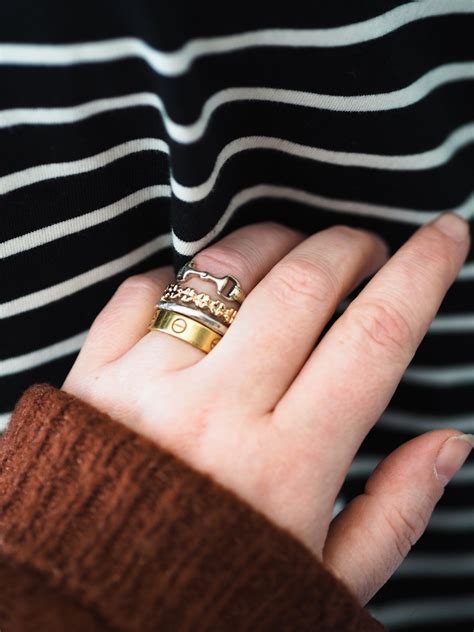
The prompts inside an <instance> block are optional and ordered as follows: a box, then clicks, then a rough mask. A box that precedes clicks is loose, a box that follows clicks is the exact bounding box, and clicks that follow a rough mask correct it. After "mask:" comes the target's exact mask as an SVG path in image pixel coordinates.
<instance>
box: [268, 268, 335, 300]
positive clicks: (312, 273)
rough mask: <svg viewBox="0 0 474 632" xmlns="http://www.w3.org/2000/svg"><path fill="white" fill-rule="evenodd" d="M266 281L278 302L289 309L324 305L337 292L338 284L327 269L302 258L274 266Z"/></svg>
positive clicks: (333, 275)
mask: <svg viewBox="0 0 474 632" xmlns="http://www.w3.org/2000/svg"><path fill="white" fill-rule="evenodd" d="M268 282H269V286H270V288H271V289H272V291H273V292H274V293H275V294H276V295H277V298H278V300H279V301H281V302H283V303H284V304H288V305H291V306H294V305H300V306H301V305H308V307H310V308H311V307H314V306H315V305H316V306H317V305H323V304H324V305H327V304H328V303H329V302H331V301H332V299H333V298H334V296H335V295H337V294H338V292H339V283H338V281H337V279H336V277H335V274H334V273H333V272H331V270H329V268H327V267H325V266H324V265H323V264H322V263H321V262H316V261H311V260H309V259H303V258H299V259H297V258H292V259H291V260H290V259H289V260H288V261H286V262H284V263H280V264H279V265H277V266H276V267H275V268H274V269H273V271H272V273H271V275H270V277H269V279H268Z"/></svg>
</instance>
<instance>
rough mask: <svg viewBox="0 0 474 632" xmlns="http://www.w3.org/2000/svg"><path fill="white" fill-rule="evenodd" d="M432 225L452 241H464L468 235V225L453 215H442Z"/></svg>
mask: <svg viewBox="0 0 474 632" xmlns="http://www.w3.org/2000/svg"><path fill="white" fill-rule="evenodd" d="M433 225H434V226H436V228H437V229H438V230H440V231H441V232H442V233H444V234H445V235H447V236H448V237H450V238H451V239H453V240H454V241H459V242H461V241H465V240H466V238H467V236H468V234H469V224H468V223H467V222H466V221H465V220H464V219H462V217H459V216H458V215H455V214H454V213H444V214H443V215H441V217H438V218H437V219H436V220H435V221H434V222H433Z"/></svg>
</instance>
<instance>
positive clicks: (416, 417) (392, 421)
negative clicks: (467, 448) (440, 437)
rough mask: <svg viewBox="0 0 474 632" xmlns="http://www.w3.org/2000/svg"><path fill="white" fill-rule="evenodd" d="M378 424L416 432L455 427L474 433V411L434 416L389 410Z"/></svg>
mask: <svg viewBox="0 0 474 632" xmlns="http://www.w3.org/2000/svg"><path fill="white" fill-rule="evenodd" d="M378 424H379V426H380V427H381V428H383V429H384V430H393V431H396V432H409V433H414V434H420V433H422V432H425V431H427V430H436V429H438V428H454V429H456V430H462V431H463V432H468V433H474V413H467V414H464V415H436V416H432V415H420V414H415V413H407V412H402V411H398V410H397V411H395V410H387V411H385V412H384V414H383V415H382V417H381V418H380V421H379V422H378Z"/></svg>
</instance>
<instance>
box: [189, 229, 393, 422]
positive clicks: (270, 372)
mask: <svg viewBox="0 0 474 632" xmlns="http://www.w3.org/2000/svg"><path fill="white" fill-rule="evenodd" d="M386 258H387V249H386V246H385V244H384V243H383V242H382V240H380V239H378V238H377V237H376V236H375V235H373V234H372V233H369V232H368V231H364V230H358V229H352V228H349V227H346V226H333V227H331V228H329V229H327V230H323V231H321V232H319V233H316V234H314V235H311V236H310V237H309V238H308V239H306V240H304V241H303V242H301V243H300V244H299V245H298V246H297V247H296V248H294V249H293V250H291V251H290V252H289V253H288V254H287V255H286V256H285V257H284V258H282V259H281V261H279V262H278V263H277V264H276V265H275V266H274V267H273V269H271V270H270V271H269V273H268V274H267V276H266V277H265V278H264V279H263V280H262V281H261V282H260V283H259V284H258V285H257V286H256V287H255V289H254V290H253V292H252V293H251V294H250V295H249V296H248V297H247V299H246V301H245V302H244V303H243V305H242V307H241V309H240V311H239V314H238V316H237V318H236V320H235V322H234V323H233V325H232V327H231V328H230V329H229V331H228V332H227V334H226V335H225V338H224V340H223V341H222V343H220V344H219V345H218V347H216V348H215V349H214V350H213V352H212V353H211V354H209V357H208V358H206V362H205V366H204V365H203V366H202V367H201V366H200V370H201V369H202V370H204V369H207V370H208V380H209V381H210V382H212V383H215V382H216V380H218V379H219V376H222V375H223V374H222V369H223V367H226V366H228V367H232V366H235V363H236V361H237V362H238V370H237V371H234V372H233V375H232V382H231V384H229V388H228V391H227V393H226V397H227V398H228V401H230V398H232V397H234V399H235V401H236V402H238V405H239V406H240V407H247V408H248V409H251V410H252V411H254V412H268V411H270V410H271V409H272V408H273V407H274V406H275V404H276V403H277V402H278V400H279V399H280V398H281V396H282V395H283V393H284V392H285V391H286V390H287V388H288V386H289V385H290V384H291V382H292V381H293V379H294V378H295V376H296V375H297V374H298V372H299V370H300V369H301V366H302V365H303V364H304V362H305V360H306V358H307V357H308V354H309V353H310V352H311V349H312V348H313V347H314V344H315V342H316V340H317V338H318V337H319V335H320V333H321V331H322V330H323V328H324V326H325V325H326V323H327V321H328V320H329V318H330V317H331V315H332V314H333V312H334V310H335V308H336V306H337V304H338V303H339V302H340V300H341V299H342V298H343V297H344V296H346V295H347V293H348V292H349V291H350V290H351V289H352V288H353V287H354V286H356V285H358V284H359V283H360V281H362V279H363V278H364V277H365V276H367V275H368V274H371V273H373V272H374V271H375V270H376V269H377V268H378V267H380V266H381V265H382V264H383V263H384V262H385V261H386ZM256 385H258V388H256Z"/></svg>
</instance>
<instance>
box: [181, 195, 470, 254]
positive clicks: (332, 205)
mask: <svg viewBox="0 0 474 632" xmlns="http://www.w3.org/2000/svg"><path fill="white" fill-rule="evenodd" d="M260 198H272V199H282V200H290V201H291V202H297V203H299V204H303V205H305V206H310V207H313V208H315V209H323V210H325V211H334V212H336V213H351V214H353V215H361V216H366V217H379V218H381V219H384V220H387V221H396V222H402V223H405V224H413V225H421V224H424V223H427V222H429V221H431V220H433V219H435V218H436V217H438V215H440V213H442V212H444V211H439V210H438V211H419V210H415V209H402V208H395V207H391V206H382V205H378V204H370V203H368V202H355V201H352V200H341V199H335V198H329V197H325V196H323V195H317V194H316V193H310V192H309V191H304V190H303V189H295V188H293V187H285V186H280V185H274V184H258V185H256V186H253V187H249V188H248V189H243V190H242V191H239V193H237V194H236V195H235V196H234V197H233V198H232V199H231V201H230V202H229V205H228V206H227V208H226V210H225V211H224V213H223V214H222V215H221V217H220V218H219V221H218V222H217V224H215V226H214V227H213V228H212V229H211V230H210V231H209V232H208V233H207V234H206V235H204V237H201V238H200V239H197V240H195V241H184V240H182V239H180V238H179V237H178V236H177V235H176V234H175V233H173V245H174V247H175V249H176V250H177V252H179V253H180V254H182V255H186V256H193V255H195V254H196V253H197V252H199V250H201V249H202V248H204V247H205V246H207V244H209V243H210V242H211V241H212V240H213V239H214V238H215V237H217V236H218V235H219V234H220V233H221V232H222V230H223V229H224V227H225V226H226V224H227V223H228V222H229V220H230V219H231V218H232V216H233V215H234V213H235V212H236V211H237V210H238V209H239V208H240V207H242V206H244V205H245V204H248V203H249V202H252V201H253V200H257V199H260ZM303 210H305V211H307V209H302V211H303ZM446 211H451V212H453V213H458V214H459V215H461V216H462V217H464V218H465V219H470V218H471V217H474V195H473V194H471V195H470V196H469V197H468V198H467V199H466V200H465V201H464V202H463V203H462V204H460V205H459V206H458V207H456V208H452V209H446Z"/></svg>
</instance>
